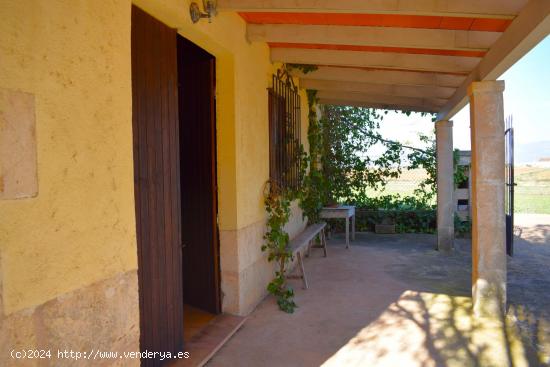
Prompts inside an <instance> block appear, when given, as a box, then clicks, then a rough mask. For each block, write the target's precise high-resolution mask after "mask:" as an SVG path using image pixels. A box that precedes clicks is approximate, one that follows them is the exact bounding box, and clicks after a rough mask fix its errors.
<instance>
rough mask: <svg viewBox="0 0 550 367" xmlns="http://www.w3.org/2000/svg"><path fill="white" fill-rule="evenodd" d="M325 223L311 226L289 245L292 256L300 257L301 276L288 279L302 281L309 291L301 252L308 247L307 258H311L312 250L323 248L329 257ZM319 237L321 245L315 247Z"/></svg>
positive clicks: (290, 276)
mask: <svg viewBox="0 0 550 367" xmlns="http://www.w3.org/2000/svg"><path fill="white" fill-rule="evenodd" d="M326 225H327V224H326V223H325V222H320V223H315V224H312V225H310V226H308V227H307V228H306V229H304V230H303V232H302V233H300V234H299V235H298V236H296V237H295V238H293V239H292V241H290V242H289V243H288V247H289V248H290V250H291V251H292V254H297V257H298V268H299V270H300V274H299V275H288V276H287V278H289V279H302V282H303V283H304V288H305V289H307V288H308V286H307V279H306V273H305V269H304V262H303V259H302V254H301V250H303V249H304V248H306V247H307V254H306V256H309V254H310V251H311V248H312V247H315V248H322V249H323V251H324V253H325V257H327V239H326V237H325V227H326ZM317 236H319V241H320V244H319V245H314V244H313V240H314V239H315V237H317Z"/></svg>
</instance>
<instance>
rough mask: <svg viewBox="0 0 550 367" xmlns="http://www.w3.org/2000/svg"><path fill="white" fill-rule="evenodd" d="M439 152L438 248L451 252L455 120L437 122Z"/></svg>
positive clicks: (453, 231)
mask: <svg viewBox="0 0 550 367" xmlns="http://www.w3.org/2000/svg"><path fill="white" fill-rule="evenodd" d="M435 142H436V153H437V249H438V250H439V251H441V252H444V253H449V252H451V251H452V249H453V242H454V235H455V228H454V213H455V207H454V200H453V199H454V198H453V195H454V188H455V187H454V162H453V122H452V121H446V120H441V121H437V122H436V123H435Z"/></svg>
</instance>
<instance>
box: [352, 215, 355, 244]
mask: <svg viewBox="0 0 550 367" xmlns="http://www.w3.org/2000/svg"><path fill="white" fill-rule="evenodd" d="M351 240H352V241H355V214H354V215H353V217H351Z"/></svg>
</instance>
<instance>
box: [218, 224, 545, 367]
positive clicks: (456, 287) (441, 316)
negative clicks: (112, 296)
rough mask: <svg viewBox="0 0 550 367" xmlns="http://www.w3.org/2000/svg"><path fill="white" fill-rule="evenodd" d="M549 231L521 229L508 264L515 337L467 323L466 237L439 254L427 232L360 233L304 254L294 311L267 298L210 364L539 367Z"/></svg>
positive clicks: (468, 265)
mask: <svg viewBox="0 0 550 367" xmlns="http://www.w3.org/2000/svg"><path fill="white" fill-rule="evenodd" d="M548 219H550V218H548ZM534 220H535V221H536V220H541V218H538V219H537V218H535V219H534ZM544 220H545V219H544ZM548 223H549V224H550V221H549V222H548ZM531 224H533V223H531ZM520 227H521V226H520ZM522 228H523V227H522ZM549 229H550V226H548V227H544V225H543V226H542V227H534V226H533V225H528V226H527V227H525V228H523V230H522V233H521V236H522V238H518V240H517V242H516V256H515V257H514V258H512V259H510V260H509V270H510V272H509V304H510V306H511V307H510V308H511V311H510V314H511V315H512V318H514V317H517V318H518V319H521V320H519V324H520V326H522V328H521V330H522V331H523V334H524V336H525V337H523V338H522V337H519V336H517V335H522V334H521V333H516V331H517V330H516V328H515V327H508V328H503V327H502V325H497V326H495V327H492V326H489V327H487V325H477V324H476V323H475V321H473V320H472V319H471V317H470V307H471V303H470V298H469V295H470V271H471V257H470V251H469V249H470V243H469V241H468V240H465V239H458V240H457V241H456V245H457V250H456V251H455V252H454V253H453V254H452V255H450V256H442V255H441V254H439V253H438V252H437V251H434V250H433V249H434V247H435V237H434V236H432V235H421V234H405V235H375V234H372V233H359V234H357V239H356V241H355V242H354V243H353V246H352V248H351V249H349V250H346V249H345V248H344V240H343V238H342V237H341V236H336V238H334V239H332V240H331V241H330V242H329V256H328V258H324V257H322V251H320V250H312V256H311V257H310V258H308V259H307V260H306V262H305V267H306V272H307V275H308V280H309V285H310V288H309V289H308V290H303V289H302V288H301V284H300V282H299V281H292V285H293V286H294V288H295V290H296V303H297V304H298V305H299V308H298V309H297V310H296V311H295V313H294V314H291V315H289V314H286V313H283V312H281V311H279V310H278V308H277V305H276V304H275V302H274V299H273V298H272V297H267V298H266V299H265V300H264V301H263V302H262V303H260V305H259V306H258V307H257V309H256V310H255V311H254V312H253V313H252V314H251V315H250V316H249V319H248V321H247V322H246V323H245V325H244V326H243V328H242V329H241V330H240V331H238V332H237V333H236V334H235V335H234V337H233V338H232V339H231V340H230V341H229V342H228V343H227V344H226V345H225V346H224V347H223V348H222V349H221V350H220V351H219V352H218V353H217V354H216V355H215V356H214V358H213V359H212V360H211V361H210V362H209V363H208V366H285V367H287V366H319V365H326V366H343V365H345V366H392V367H393V366H403V367H405V366H407V367H408V366H478V365H481V366H485V365H495V366H500V365H505V364H504V363H506V364H508V362H507V361H508V360H509V359H513V360H514V361H515V362H514V363H515V365H543V362H542V361H545V359H546V358H547V356H546V349H545V348H547V347H548V345H549V344H548V341H550V334H548V330H549V329H548V328H547V326H548V320H550V315H549V314H548V312H550V298H549V297H550V292H548V290H549V289H550V272H549V271H548V264H550V257H549V256H550V242H549V241H548V238H549V237H550V231H549ZM518 234H520V233H519V229H518ZM527 235H529V238H526V236H527ZM537 241H538V242H537ZM545 269H546V271H545ZM541 282H542V283H541ZM544 282H546V283H544ZM544 290H546V292H544ZM544 293H545V294H544ZM533 325H537V326H536V327H535V328H534V327H533ZM533 335H535V336H536V337H533ZM499 341H501V342H502V343H500V344H499ZM532 343H535V344H537V345H536V346H537V348H538V349H537V350H535V349H533V348H531V344H532ZM498 345H501V346H502V348H500V349H499V347H498ZM495 348H496V350H495ZM536 351H538V352H539V355H538V356H537V355H536ZM495 358H496V359H495Z"/></svg>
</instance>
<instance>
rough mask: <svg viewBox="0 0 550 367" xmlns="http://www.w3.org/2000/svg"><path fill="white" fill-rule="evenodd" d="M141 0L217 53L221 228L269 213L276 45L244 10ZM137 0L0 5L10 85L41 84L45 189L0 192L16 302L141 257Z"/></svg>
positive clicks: (132, 264) (8, 296)
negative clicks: (261, 38)
mask: <svg viewBox="0 0 550 367" xmlns="http://www.w3.org/2000/svg"><path fill="white" fill-rule="evenodd" d="M134 3H135V4H136V5H138V6H139V7H141V8H142V9H144V10H145V11H147V12H148V13H150V14H152V15H153V16H155V17H157V18H158V19H159V20H161V21H162V22H164V23H165V24H167V25H168V26H171V27H174V28H177V29H178V31H179V33H180V34H182V35H183V36H185V37H186V38H188V39H190V40H191V41H193V42H195V43H196V44H198V45H199V46H201V47H203V48H204V49H206V50H207V51H209V52H210V53H212V54H213V55H214V56H216V63H217V91H216V92H217V124H218V132H217V134H218V176H219V177H218V180H219V200H220V202H219V205H220V207H219V211H220V229H221V230H237V229H240V228H244V227H246V226H249V225H251V224H254V223H258V222H261V221H263V220H264V219H265V211H264V209H263V187H264V183H265V181H266V180H267V179H268V173H269V163H268V154H269V152H268V147H269V143H268V116H267V113H268V107H267V92H266V88H267V87H268V86H269V84H270V81H271V75H272V73H273V72H274V71H275V70H276V66H274V65H273V64H271V62H270V60H269V49H268V47H267V46H266V45H265V44H263V43H249V42H247V41H246V38H245V29H246V25H245V22H244V21H243V20H242V19H241V18H240V17H239V16H238V15H237V14H235V13H223V12H222V13H220V14H219V15H218V16H217V17H216V18H215V19H214V20H213V22H212V23H211V24H209V23H208V22H207V21H205V20H203V21H201V22H200V23H199V24H192V23H191V21H190V19H189V15H188V5H189V2H188V1H178V0H166V1H158V0H135V1H134ZM130 11H131V2H130V1H129V0H120V1H110V2H107V1H92V0H90V1H68V0H67V1H50V0H41V1H39V0H36V1H19V0H10V1H7V2H6V1H3V2H2V5H0V19H2V22H0V62H1V69H0V85H1V86H2V87H3V88H7V89H13V90H20V91H24V92H28V93H32V94H34V95H35V100H36V127H37V129H36V139H37V151H38V152H37V154H38V184H39V192H38V196H37V197H35V198H32V199H24V200H6V201H0V216H1V218H2V219H1V220H0V259H1V264H0V265H1V266H0V269H2V271H3V276H2V277H0V279H2V281H3V292H2V293H3V298H4V300H3V301H4V308H5V310H4V311H5V313H10V312H13V311H15V310H19V309H22V308H25V307H29V306H35V305H38V304H41V303H43V302H45V301H47V300H49V299H51V298H53V297H55V296H57V295H60V294H63V293H65V292H68V291H70V290H73V289H77V288H81V287H83V286H85V285H88V284H91V283H93V282H95V281H98V280H102V279H105V278H108V277H110V276H113V275H115V274H117V273H120V272H124V271H127V270H132V269H136V268H137V256H136V255H137V246H136V239H135V237H136V236H135V218H134V216H135V214H134V197H133V154H132V131H131V125H132V117H131V103H132V101H131V62H130V55H131V48H130V26H131V16H130V14H131V13H130ZM23 14H24V16H22V15H23ZM302 94H303V97H302V102H303V107H302V112H303V113H302V114H303V117H302V127H303V133H304V136H303V137H304V139H303V140H304V142H305V140H306V139H305V132H306V130H307V107H306V106H307V101H306V97H305V94H304V93H303V92H302ZM293 212H294V214H295V215H294V217H295V219H293V220H292V223H290V225H289V228H291V230H292V232H296V231H298V230H299V229H300V228H301V227H302V226H303V223H302V221H301V212H300V211H299V210H298V209H296V208H295V210H293ZM222 245H223V244H222ZM246 245H247V246H258V247H259V246H260V245H261V244H260V243H250V244H246ZM261 286H262V287H264V285H261ZM241 291H244V290H241Z"/></svg>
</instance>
